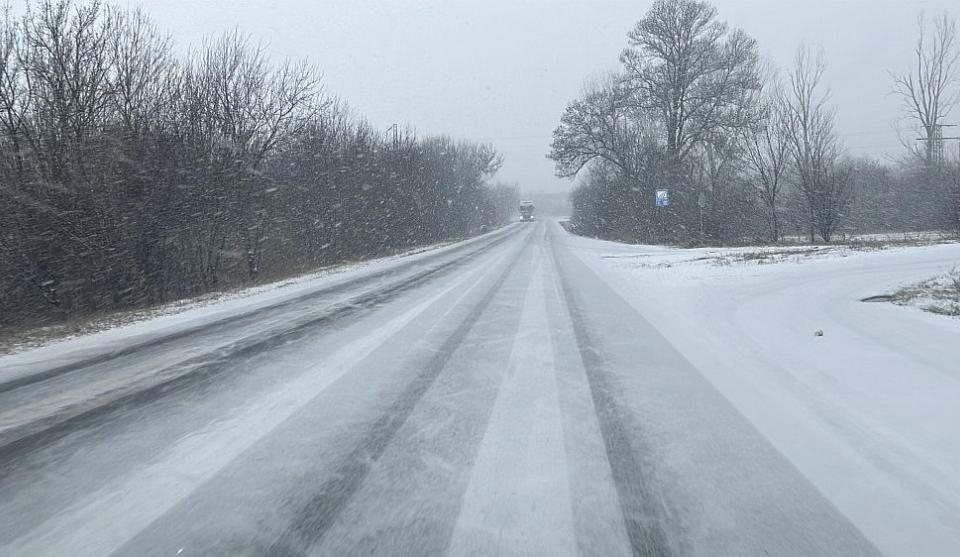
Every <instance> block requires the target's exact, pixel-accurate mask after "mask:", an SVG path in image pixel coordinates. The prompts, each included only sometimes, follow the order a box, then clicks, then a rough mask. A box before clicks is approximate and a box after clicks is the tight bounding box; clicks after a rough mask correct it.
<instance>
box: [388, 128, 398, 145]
mask: <svg viewBox="0 0 960 557" xmlns="http://www.w3.org/2000/svg"><path fill="white" fill-rule="evenodd" d="M390 130H393V148H394V149H396V148H397V147H399V146H400V137H399V126H397V124H394V125H392V126H390V127H389V128H387V131H388V132H389V131H390Z"/></svg>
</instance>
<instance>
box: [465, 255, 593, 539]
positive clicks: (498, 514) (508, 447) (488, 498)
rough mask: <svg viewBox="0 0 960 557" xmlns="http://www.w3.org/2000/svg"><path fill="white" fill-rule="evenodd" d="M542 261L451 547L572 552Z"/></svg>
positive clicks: (562, 447) (525, 306)
mask: <svg viewBox="0 0 960 557" xmlns="http://www.w3.org/2000/svg"><path fill="white" fill-rule="evenodd" d="M542 278H543V267H542V265H538V266H537V270H536V272H535V273H534V277H533V278H532V280H531V283H530V286H529V287H528V290H527V295H526V298H525V300H524V304H523V310H522V313H521V317H520V327H519V331H518V334H517V337H516V340H515V342H514V347H513V350H512V352H511V356H510V364H509V366H508V369H507V370H506V376H505V377H504V379H503V384H502V385H501V387H500V392H499V394H498V395H497V400H496V402H495V403H494V407H493V412H492V413H491V416H490V422H489V423H488V425H487V431H486V433H485V434H484V438H483V441H482V443H481V445H480V450H479V452H478V454H477V460H476V463H475V464H474V467H473V472H472V473H471V477H470V484H469V486H468V487H467V491H466V493H465V495H464V502H463V507H462V508H461V512H460V515H459V516H458V517H457V523H456V525H455V527H454V532H453V536H452V539H451V542H450V546H449V553H450V554H451V555H553V556H558V557H559V556H562V555H575V554H576V553H577V543H576V535H575V532H574V529H573V511H572V509H571V502H570V492H569V487H568V484H567V479H568V475H567V474H568V471H567V464H566V453H565V450H564V435H563V429H562V425H561V414H560V404H559V399H558V394H557V384H556V376H555V373H554V360H553V345H552V340H551V337H550V330H549V324H548V322H547V313H546V311H547V308H546V302H545V299H544V288H543V280H542Z"/></svg>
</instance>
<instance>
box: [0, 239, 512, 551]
mask: <svg viewBox="0 0 960 557" xmlns="http://www.w3.org/2000/svg"><path fill="white" fill-rule="evenodd" d="M501 259H502V258H501ZM497 268H498V265H496V264H494V265H490V266H489V267H487V268H486V269H484V273H483V274H484V276H486V275H487V274H489V273H490V272H492V270H496V269H497ZM471 279H474V282H473V284H471V285H470V286H469V287H467V288H464V284H465V283H467V282H468V281H470V280H471ZM481 282H482V279H480V280H476V279H475V277H474V274H473V273H466V274H465V276H464V277H462V278H460V279H458V280H456V281H454V283H453V284H451V285H450V286H448V287H446V288H444V289H443V290H441V291H439V292H438V293H436V294H435V295H433V296H431V297H430V298H428V299H426V300H425V301H423V302H421V303H419V304H417V305H415V306H414V307H412V308H411V309H409V310H408V311H406V312H404V313H402V314H401V315H398V316H397V317H394V318H393V319H391V320H390V321H387V322H385V323H382V324H380V325H379V326H378V327H377V328H376V329H373V330H372V331H371V332H370V333H369V334H367V335H365V336H363V337H362V338H360V339H357V340H355V341H353V342H350V343H347V344H345V345H344V346H343V347H341V348H340V349H339V350H337V351H335V352H333V353H332V354H330V355H329V356H328V357H327V358H326V359H325V360H324V361H323V363H322V364H320V365H318V366H316V367H314V368H313V369H311V370H309V371H307V372H305V373H303V374H302V375H301V376H300V377H298V378H296V379H294V380H292V381H289V382H287V383H284V384H283V385H280V386H279V387H278V388H277V389H275V390H274V391H273V392H271V393H269V394H267V395H265V396H263V397H261V398H260V399H259V400H258V401H257V402H256V403H254V404H253V405H251V406H249V407H246V408H244V410H243V412H242V413H241V414H239V415H237V416H234V417H232V418H229V419H227V420H224V421H222V422H216V423H215V424H211V426H208V428H206V429H204V430H201V431H198V432H197V433H195V434H194V435H191V436H189V437H186V438H184V439H182V440H181V441H180V442H178V443H177V444H175V445H173V446H172V447H171V448H170V450H169V451H167V452H166V454H165V455H164V456H163V457H162V458H161V459H160V460H158V461H156V462H154V463H153V464H150V465H149V466H147V467H145V468H143V469H140V470H137V471H135V472H133V473H131V474H128V475H126V476H125V477H123V478H119V479H118V481H117V482H114V483H112V484H111V485H109V486H106V487H104V488H103V489H101V490H99V491H97V492H95V493H94V494H92V495H91V496H89V497H87V498H85V499H83V500H81V501H79V502H78V503H76V504H74V505H72V506H70V507H67V508H66V509H65V510H64V511H63V512H61V513H59V514H57V515H56V516H54V517H52V518H50V519H49V520H47V521H45V522H43V523H42V524H40V525H38V526H37V527H36V528H34V529H33V530H31V531H30V532H28V533H27V534H25V535H23V536H21V537H19V538H17V539H15V540H13V541H12V542H10V544H8V545H7V546H6V547H3V548H0V555H9V556H11V557H12V556H17V555H23V556H29V557H34V556H40V555H71V556H73V557H82V556H85V555H90V556H99V555H107V554H109V553H112V552H114V551H116V550H117V549H119V548H120V547H121V546H123V544H125V543H127V542H128V541H129V540H131V539H132V538H133V537H134V536H136V535H137V534H138V533H139V532H140V531H142V530H143V529H144V528H146V527H147V526H148V525H150V523H151V522H153V521H154V520H156V519H158V518H159V517H161V516H162V515H163V514H164V513H166V512H167V511H169V510H170V509H172V508H173V507H174V506H175V505H176V504H177V503H179V502H180V501H182V500H183V499H185V498H186V497H188V496H189V495H190V494H191V493H192V492H193V491H194V490H195V489H197V488H198V487H199V486H201V485H202V484H203V483H204V482H206V481H207V480H209V479H210V478H212V477H213V476H215V475H216V474H217V473H218V472H219V471H220V470H222V469H223V468H224V467H225V466H227V465H228V464H229V463H230V462H231V461H232V460H233V459H235V458H236V457H237V456H239V455H240V454H241V453H242V452H243V451H245V450H246V449H248V448H249V447H251V446H252V445H253V444H254V443H255V442H257V441H258V440H260V439H261V438H263V437H264V436H266V435H267V434H269V433H270V432H271V431H272V430H273V429H274V428H276V427H277V426H279V425H280V424H281V423H282V422H283V421H285V420H286V419H287V418H289V417H290V416H292V415H293V414H294V412H296V411H297V410H298V409H300V408H302V407H303V406H305V405H306V404H308V403H309V402H310V401H311V400H313V399H314V398H315V397H316V396H318V395H319V394H320V393H321V392H322V391H323V390H324V389H326V388H327V387H328V386H330V385H331V384H332V383H334V382H335V381H336V380H337V379H339V378H340V377H342V376H343V375H345V374H346V373H347V372H348V371H350V369H351V368H353V367H355V366H356V365H358V364H359V363H361V362H362V361H363V360H364V359H365V358H366V357H367V356H368V355H370V354H371V353H372V352H373V351H374V350H375V349H376V348H378V347H379V346H380V345H381V344H383V343H384V342H385V341H387V340H388V339H389V338H390V337H391V336H393V335H394V334H395V333H396V332H398V331H400V330H401V329H402V328H403V327H404V326H406V325H408V324H409V323H410V322H412V321H413V320H414V319H415V318H416V317H418V316H419V315H421V314H422V313H424V312H425V311H427V310H428V309H429V308H430V307H431V306H432V305H433V304H434V303H435V302H437V301H439V300H440V299H441V298H443V297H444V296H446V295H447V294H448V293H450V292H452V291H454V290H456V289H461V290H462V293H461V294H460V295H459V296H458V297H457V300H455V301H454V302H453V303H452V304H451V305H450V306H449V307H451V308H453V307H456V306H457V305H458V304H459V303H460V302H461V301H462V300H463V298H464V297H466V296H467V295H468V294H469V292H471V291H472V290H473V287H474V286H475V285H476V284H480V283H481Z"/></svg>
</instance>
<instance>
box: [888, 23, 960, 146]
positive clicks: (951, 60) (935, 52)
mask: <svg viewBox="0 0 960 557" xmlns="http://www.w3.org/2000/svg"><path fill="white" fill-rule="evenodd" d="M917 28H918V31H919V37H918V38H917V43H916V47H915V48H914V67H913V68H912V69H911V70H909V71H907V72H904V73H901V74H894V75H893V90H894V92H895V93H896V94H897V95H898V96H900V97H901V99H902V100H903V104H904V111H905V112H906V114H907V116H908V117H909V118H910V119H911V120H914V121H916V123H917V124H918V125H919V127H920V129H921V133H922V134H923V139H924V140H925V141H924V144H923V147H922V148H920V149H915V148H913V146H912V145H911V150H913V152H914V153H916V154H918V155H920V156H922V158H923V160H924V161H925V162H926V163H927V165H932V164H934V163H936V162H938V158H939V156H940V154H941V148H942V145H941V142H940V141H939V138H940V137H942V130H941V127H942V125H943V121H944V119H945V118H946V117H947V116H948V115H949V114H950V111H951V110H952V109H953V108H955V107H956V106H957V103H958V101H960V87H957V84H958V81H960V42H958V38H957V22H956V21H955V20H953V19H952V18H950V16H948V15H947V14H943V15H941V16H939V17H937V18H936V19H934V21H933V29H932V30H931V29H930V28H929V25H928V23H927V20H926V18H925V17H924V16H923V15H921V16H919V17H918V18H917Z"/></svg>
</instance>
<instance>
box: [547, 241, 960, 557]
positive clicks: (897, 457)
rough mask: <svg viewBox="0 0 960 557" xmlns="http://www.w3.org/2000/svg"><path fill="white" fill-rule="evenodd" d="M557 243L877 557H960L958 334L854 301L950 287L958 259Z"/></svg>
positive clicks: (951, 326)
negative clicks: (882, 555)
mask: <svg viewBox="0 0 960 557" xmlns="http://www.w3.org/2000/svg"><path fill="white" fill-rule="evenodd" d="M566 242H567V244H568V245H569V246H570V247H571V248H573V249H574V251H575V253H576V254H577V255H578V257H579V258H580V259H581V260H582V261H584V262H585V263H586V264H588V265H589V266H590V267H591V268H593V269H594V270H595V271H596V272H597V274H598V275H600V276H601V277H602V278H603V279H604V280H605V281H606V282H608V283H609V284H610V285H611V286H613V287H614V289H615V290H616V291H617V292H618V293H619V294H620V295H621V296H622V297H623V298H624V299H626V300H628V301H629V303H630V304H632V305H633V306H634V307H635V309H636V310H637V311H638V312H639V313H641V314H642V315H643V316H644V317H645V318H646V319H648V320H649V321H650V322H651V323H652V324H653V325H654V326H656V327H657V329H658V330H659V331H660V332H661V333H662V334H663V335H664V336H665V337H666V338H667V339H668V340H669V341H670V343H671V344H673V345H674V347H675V348H676V349H677V350H679V351H680V352H681V353H682V354H683V355H684V356H685V357H686V358H687V359H689V361H690V362H691V363H692V364H693V365H694V366H695V367H696V368H697V369H698V370H699V371H700V372H701V373H702V374H703V375H704V376H705V377H706V378H707V379H708V380H709V381H710V382H711V383H712V384H713V385H714V386H715V387H716V388H717V389H718V390H719V391H720V393H721V394H722V395H723V396H724V397H726V398H727V399H728V400H729V401H730V402H731V403H733V404H734V406H735V407H736V408H737V409H738V410H739V411H740V412H741V413H742V414H743V415H744V416H745V417H746V418H747V419H749V420H750V421H751V422H752V423H753V424H754V425H755V426H756V427H757V428H758V429H759V430H760V431H761V432H762V433H763V434H764V435H765V436H766V437H767V438H768V439H769V440H770V441H771V442H772V444H773V445H774V446H775V447H776V448H777V449H778V450H779V451H780V452H782V453H783V454H784V455H785V456H786V457H787V458H789V459H790V461H791V462H793V463H794V465H795V466H796V467H797V468H798V469H799V470H800V471H801V472H802V473H803V474H804V475H805V476H806V477H807V478H809V479H810V480H811V481H812V482H813V483H814V484H815V485H816V486H817V488H818V489H819V490H820V491H821V492H822V493H823V494H824V495H825V496H826V497H827V498H828V499H829V500H830V501H831V502H832V503H833V504H834V505H835V506H836V507H837V508H838V509H839V510H840V511H841V512H843V513H844V514H845V515H846V516H847V517H849V518H850V519H851V521H852V522H853V523H854V524H855V525H856V526H857V527H859V528H860V529H861V531H863V532H864V534H866V535H867V536H868V537H869V538H870V539H871V540H873V541H874V542H875V543H877V545H878V547H879V548H880V549H881V550H882V551H884V552H887V553H891V554H900V555H948V554H957V551H960V432H958V424H960V320H958V319H954V318H949V317H946V316H940V315H934V314H931V313H927V312H923V311H918V310H916V309H914V308H909V307H900V306H895V305H893V304H887V303H865V302H862V301H860V300H861V299H863V298H866V297H869V296H874V295H880V294H887V293H891V292H894V291H896V290H898V289H899V288H901V287H903V286H906V285H909V284H914V283H917V282H919V281H922V280H925V279H928V278H930V277H932V276H937V275H942V274H943V273H946V272H948V271H950V270H951V269H952V268H954V267H955V266H957V265H958V264H960V244H941V245H931V246H923V247H895V248H889V249H885V250H880V251H856V250H851V249H849V248H815V249H814V248H803V247H795V248H764V249H756V248H742V249H694V250H679V249H669V248H662V247H650V246H628V245H623V244H616V243H611V242H602V241H598V240H591V239H586V238H580V237H575V236H567V239H566ZM817 331H822V333H823V334H822V336H818V335H817V334H816V333H817Z"/></svg>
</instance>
